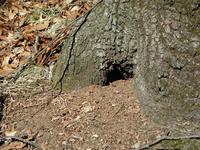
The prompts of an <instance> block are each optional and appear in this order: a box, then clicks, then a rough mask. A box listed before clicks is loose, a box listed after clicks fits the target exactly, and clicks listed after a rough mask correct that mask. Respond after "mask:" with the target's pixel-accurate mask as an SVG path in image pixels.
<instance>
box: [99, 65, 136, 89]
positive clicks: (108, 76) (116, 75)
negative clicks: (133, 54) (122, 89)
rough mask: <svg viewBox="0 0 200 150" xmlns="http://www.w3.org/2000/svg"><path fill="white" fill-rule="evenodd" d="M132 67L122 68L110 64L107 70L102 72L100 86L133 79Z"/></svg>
mask: <svg viewBox="0 0 200 150" xmlns="http://www.w3.org/2000/svg"><path fill="white" fill-rule="evenodd" d="M132 70H133V66H132V65H131V66H130V65H127V67H122V66H121V65H119V64H112V65H110V67H109V68H108V69H107V70H104V71H102V79H101V85H103V86H105V85H109V84H110V83H112V82H114V81H117V80H126V79H128V78H131V77H133V73H132Z"/></svg>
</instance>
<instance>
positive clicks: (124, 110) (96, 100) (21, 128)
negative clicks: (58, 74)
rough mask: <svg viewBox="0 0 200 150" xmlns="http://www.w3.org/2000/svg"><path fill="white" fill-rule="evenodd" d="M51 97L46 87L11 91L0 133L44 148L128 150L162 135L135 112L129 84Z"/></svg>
mask: <svg viewBox="0 0 200 150" xmlns="http://www.w3.org/2000/svg"><path fill="white" fill-rule="evenodd" d="M55 95H56V94H55V92H53V91H51V90H50V88H48V87H43V88H42V87H40V88H38V90H36V89H35V90H32V92H29V93H28V94H27V92H25V93H23V92H22V91H16V92H15V93H12V94H11V95H10V98H9V99H8V100H7V101H8V102H7V107H6V109H5V112H4V118H3V120H2V124H1V127H2V132H3V133H6V132H7V133H9V132H10V133H13V132H14V134H15V135H27V136H28V137H29V139H30V138H32V139H33V140H34V141H35V142H36V143H37V144H38V146H39V147H41V148H42V149H44V150H46V149H52V150H55V149H56V150H61V149H70V150H71V149H87V150H90V149H91V150H93V149H120V150H122V149H130V148H131V147H132V146H133V145H135V144H136V145H139V144H144V143H145V142H148V140H149V139H151V140H152V139H155V138H156V137H157V136H158V135H160V134H162V133H161V131H160V129H159V128H158V127H157V126H156V125H155V124H154V123H153V122H152V121H150V120H149V119H148V118H147V117H146V116H145V115H144V113H143V111H142V109H141V108H140V105H139V103H138V100H137V99H136V97H135V94H134V91H133V81H132V80H121V81H116V82H114V83H112V84H110V85H109V86H104V87H101V86H89V87H86V88H83V89H80V90H76V91H72V92H68V93H62V94H60V95H58V96H55ZM8 146H11V145H10V144H9V143H7V144H4V145H3V146H2V149H3V148H6V147H8ZM18 146H19V145H18ZM24 147H25V145H24ZM21 148H23V145H22V146H21ZM23 149H29V147H28V148H27V147H25V148H23Z"/></svg>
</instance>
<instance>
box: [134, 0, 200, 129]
mask: <svg viewBox="0 0 200 150" xmlns="http://www.w3.org/2000/svg"><path fill="white" fill-rule="evenodd" d="M135 8H136V10H137V11H136V14H137V19H138V30H137V31H138V53H137V54H138V56H137V57H138V65H137V69H136V70H137V71H136V77H135V80H136V86H135V87H136V89H137V93H138V97H139V99H140V101H141V103H142V104H143V106H144V108H145V110H146V111H147V114H149V116H151V117H152V118H153V119H154V120H156V121H157V122H159V123H162V124H163V125H170V126H171V125H175V124H174V123H175V122H176V124H179V125H180V123H181V124H186V123H187V122H188V121H192V122H193V123H196V125H198V126H199V123H200V1H197V0H186V1H183V0H150V1H140V0H138V1H137V4H136V6H135ZM178 121H180V122H178Z"/></svg>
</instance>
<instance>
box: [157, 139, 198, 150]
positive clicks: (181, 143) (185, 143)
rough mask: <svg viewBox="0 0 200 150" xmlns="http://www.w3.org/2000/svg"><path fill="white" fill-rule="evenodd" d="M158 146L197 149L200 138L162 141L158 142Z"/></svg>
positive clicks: (179, 149)
mask: <svg viewBox="0 0 200 150" xmlns="http://www.w3.org/2000/svg"><path fill="white" fill-rule="evenodd" d="M160 147H161V148H163V149H178V150H182V149H189V150H199V148H200V140H191V139H187V140H168V141H163V142H162V143H161V144H160Z"/></svg>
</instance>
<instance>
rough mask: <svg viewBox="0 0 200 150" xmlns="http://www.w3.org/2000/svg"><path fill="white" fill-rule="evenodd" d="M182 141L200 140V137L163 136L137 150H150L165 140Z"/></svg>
mask: <svg viewBox="0 0 200 150" xmlns="http://www.w3.org/2000/svg"><path fill="white" fill-rule="evenodd" d="M181 139H200V135H185V136H177V137H172V136H163V137H161V138H159V139H157V140H155V141H154V142H152V143H150V144H147V145H144V146H142V147H140V148H138V149H137V150H146V149H149V148H150V147H153V146H155V145H157V144H159V143H160V142H162V141H165V140H181Z"/></svg>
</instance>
